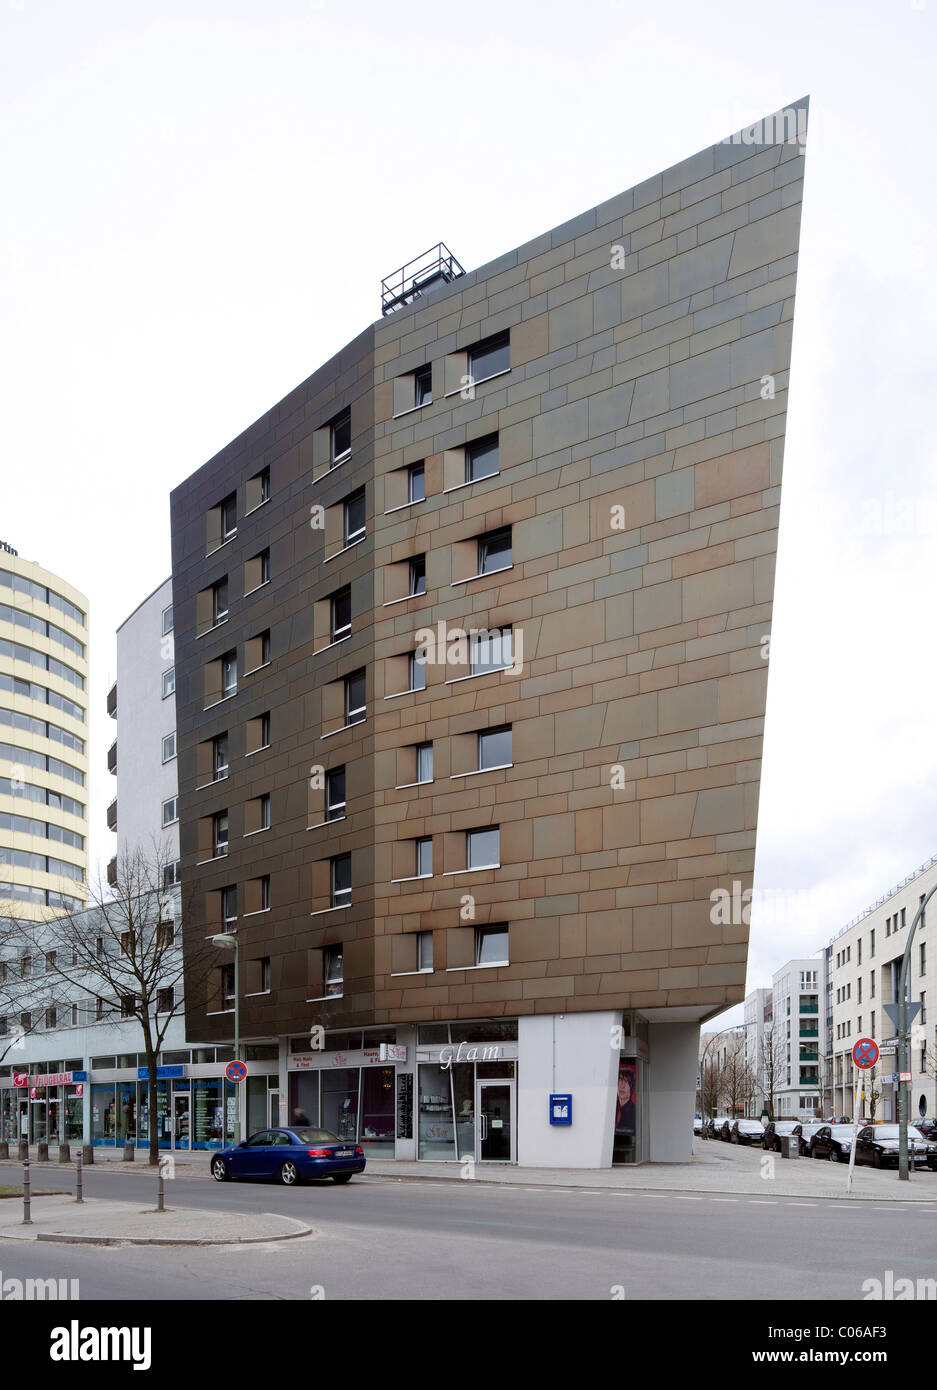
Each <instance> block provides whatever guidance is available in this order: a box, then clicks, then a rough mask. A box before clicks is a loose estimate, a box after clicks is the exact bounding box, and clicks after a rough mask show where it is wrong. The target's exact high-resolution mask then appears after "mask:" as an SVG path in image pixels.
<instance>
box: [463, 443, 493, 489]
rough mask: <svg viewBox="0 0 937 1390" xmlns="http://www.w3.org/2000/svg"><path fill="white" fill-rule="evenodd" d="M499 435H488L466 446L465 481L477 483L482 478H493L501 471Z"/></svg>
mask: <svg viewBox="0 0 937 1390" xmlns="http://www.w3.org/2000/svg"><path fill="white" fill-rule="evenodd" d="M500 466H501V465H500V460H499V455H498V436H497V435H496V434H492V435H488V436H487V437H486V438H485V439H476V440H475V441H474V442H473V443H471V444H466V446H465V481H466V482H467V483H476V482H478V481H479V479H481V478H493V477H494V475H495V474H496V473H498V472H499V471H500Z"/></svg>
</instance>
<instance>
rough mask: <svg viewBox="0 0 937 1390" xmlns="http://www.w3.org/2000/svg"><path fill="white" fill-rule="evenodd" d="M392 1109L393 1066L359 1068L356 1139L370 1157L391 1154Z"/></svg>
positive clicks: (390, 1156)
mask: <svg viewBox="0 0 937 1390" xmlns="http://www.w3.org/2000/svg"><path fill="white" fill-rule="evenodd" d="M395 1122H396V1112H395V1098H394V1068H393V1067H363V1068H362V1069H361V1127H360V1135H359V1141H358V1142H359V1143H360V1144H361V1146H362V1147H363V1149H364V1151H365V1153H366V1154H367V1155H368V1156H369V1157H371V1158H379V1157H384V1158H393V1156H394V1132H395Z"/></svg>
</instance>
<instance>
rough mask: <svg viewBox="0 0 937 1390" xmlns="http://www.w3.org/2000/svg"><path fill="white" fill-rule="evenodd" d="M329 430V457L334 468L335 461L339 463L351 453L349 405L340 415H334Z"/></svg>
mask: <svg viewBox="0 0 937 1390" xmlns="http://www.w3.org/2000/svg"><path fill="white" fill-rule="evenodd" d="M329 430H330V436H329V437H330V445H331V447H330V452H329V458H330V462H331V464H332V467H333V468H334V467H335V465H336V464H337V463H341V462H342V461H343V460H344V459H346V458H347V457H348V455H349V454H350V453H351V407H349V408H348V409H347V410H343V411H342V413H341V415H336V417H335V419H334V420H333V421H332V423H331V425H330V426H329Z"/></svg>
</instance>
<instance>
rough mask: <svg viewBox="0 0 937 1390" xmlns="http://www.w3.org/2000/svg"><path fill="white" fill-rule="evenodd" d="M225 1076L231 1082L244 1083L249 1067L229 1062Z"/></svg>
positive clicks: (241, 1063)
mask: <svg viewBox="0 0 937 1390" xmlns="http://www.w3.org/2000/svg"><path fill="white" fill-rule="evenodd" d="M224 1074H225V1076H226V1077H227V1078H228V1080H229V1081H243V1080H244V1078H245V1076H246V1075H247V1067H246V1066H245V1065H244V1063H243V1062H229V1063H228V1065H227V1066H226V1067H225V1069H224Z"/></svg>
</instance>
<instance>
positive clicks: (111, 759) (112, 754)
mask: <svg viewBox="0 0 937 1390" xmlns="http://www.w3.org/2000/svg"><path fill="white" fill-rule="evenodd" d="M107 770H108V772H112V773H113V774H114V776H115V777H116V776H117V740H116V738H115V740H114V742H113V743H112V744H111V746H110V748H109V749H108V750H107Z"/></svg>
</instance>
